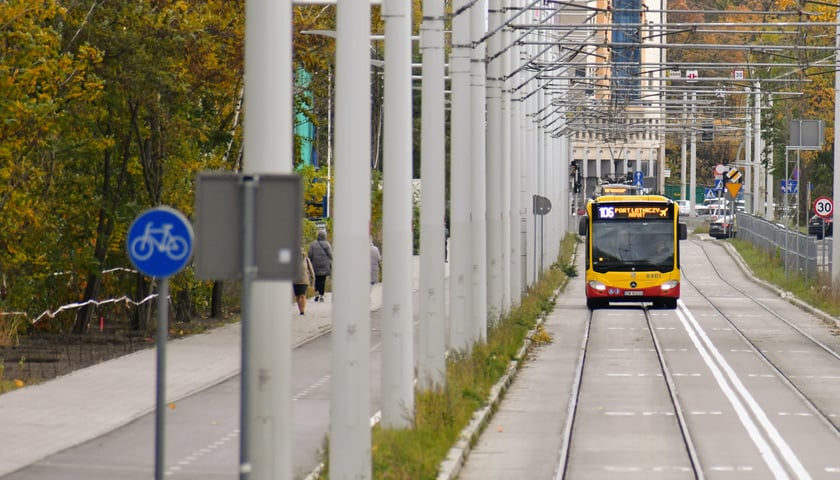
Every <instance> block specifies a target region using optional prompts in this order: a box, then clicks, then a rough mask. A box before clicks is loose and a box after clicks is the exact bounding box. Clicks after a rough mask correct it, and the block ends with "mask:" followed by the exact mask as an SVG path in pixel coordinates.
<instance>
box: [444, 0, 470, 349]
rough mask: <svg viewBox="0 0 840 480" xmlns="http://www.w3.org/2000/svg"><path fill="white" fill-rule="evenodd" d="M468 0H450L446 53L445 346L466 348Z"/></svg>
mask: <svg viewBox="0 0 840 480" xmlns="http://www.w3.org/2000/svg"><path fill="white" fill-rule="evenodd" d="M470 1H471V0H455V1H454V3H453V5H452V11H453V12H455V14H454V17H453V18H452V53H451V54H450V57H449V76H450V79H451V80H450V81H451V84H452V89H451V92H452V93H451V102H450V105H451V114H450V135H449V137H450V140H449V141H450V142H451V146H450V159H451V161H450V169H451V174H450V182H451V183H450V185H451V188H450V189H449V195H450V201H449V346H450V347H451V348H452V349H454V350H456V351H465V350H467V349H468V347H469V345H470V344H469V342H468V336H467V334H468V330H467V322H468V320H469V318H470V311H471V305H472V303H471V302H472V300H471V299H472V294H471V290H472V270H471V266H472V261H471V258H470V256H471V251H472V238H471V237H472V231H471V230H470V199H471V197H472V195H471V192H472V187H471V185H472V170H471V155H470V151H471V142H470V122H471V119H470V104H471V101H470V49H471V45H470V15H469V11H468V10H464V9H465V8H466V6H467V5H469V3H470Z"/></svg>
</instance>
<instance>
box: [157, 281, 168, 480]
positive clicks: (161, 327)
mask: <svg viewBox="0 0 840 480" xmlns="http://www.w3.org/2000/svg"><path fill="white" fill-rule="evenodd" d="M157 280H158V297H157V398H156V401H155V480H163V467H164V466H165V465H166V461H165V456H164V455H165V452H166V421H165V417H164V415H165V414H166V341H167V339H168V337H169V278H168V277H162V278H159V279H157Z"/></svg>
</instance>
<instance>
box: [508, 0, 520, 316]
mask: <svg viewBox="0 0 840 480" xmlns="http://www.w3.org/2000/svg"><path fill="white" fill-rule="evenodd" d="M514 6H521V0H516V1H515V2H514ZM505 43H506V44H507V43H508V42H505ZM520 53H521V52H520V48H519V47H511V49H510V50H508V53H507V55H506V56H507V57H508V58H509V60H508V62H509V64H510V65H511V66H513V65H518V64H519V55H520ZM512 70H513V69H512V68H511V67H508V68H505V69H504V71H505V75H508V72H511V71H512ZM518 81H519V75H518V74H516V75H514V76H513V77H511V78H509V79H508V81H507V87H508V88H512V87H513V86H514V85H518V83H517V82H518ZM521 97H522V95H521V94H520V93H519V92H511V95H510V177H509V179H510V292H511V293H510V305H511V308H515V307H517V306H519V304H520V303H521V300H522V292H523V290H524V287H523V282H522V280H523V279H522V252H523V251H524V246H523V245H522V227H523V225H522V215H521V209H522V171H523V168H522V166H523V162H524V157H523V155H522V112H523V108H522V101H521V100H520V99H521Z"/></svg>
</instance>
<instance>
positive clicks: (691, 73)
mask: <svg viewBox="0 0 840 480" xmlns="http://www.w3.org/2000/svg"><path fill="white" fill-rule="evenodd" d="M697 77H699V75H698V74H697V70H686V71H685V78H686V79H688V81H689V82H696V81H697Z"/></svg>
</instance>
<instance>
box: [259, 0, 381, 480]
mask: <svg viewBox="0 0 840 480" xmlns="http://www.w3.org/2000/svg"><path fill="white" fill-rule="evenodd" d="M336 23H337V31H338V41H337V44H336V71H335V79H336V89H335V99H336V104H335V118H336V127H335V147H336V158H335V205H334V209H333V212H334V214H335V215H334V216H333V232H334V236H335V242H334V249H333V251H334V254H333V268H332V280H333V295H332V302H333V308H332V312H333V330H332V378H333V379H334V381H333V382H332V386H331V387H330V453H329V456H330V458H329V462H330V477H331V478H353V479H360V480H366V479H370V478H371V468H372V467H371V449H370V440H371V434H370V387H371V379H370V285H369V283H368V282H367V281H360V280H361V279H362V278H363V279H364V280H367V278H368V275H369V272H370V231H369V228H370V165H371V163H370V162H371V157H370V154H371V147H370V138H371V131H370V38H369V36H370V3H369V1H368V0H342V1H341V3H339V4H338V5H337V15H336ZM360 276H361V277H362V278H360ZM278 297H280V298H282V299H286V298H288V294H284V295H278ZM284 302H285V300H284ZM284 305H285V307H284V309H285V310H286V311H288V310H289V308H288V302H285V303H284ZM275 313H276V312H275Z"/></svg>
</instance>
